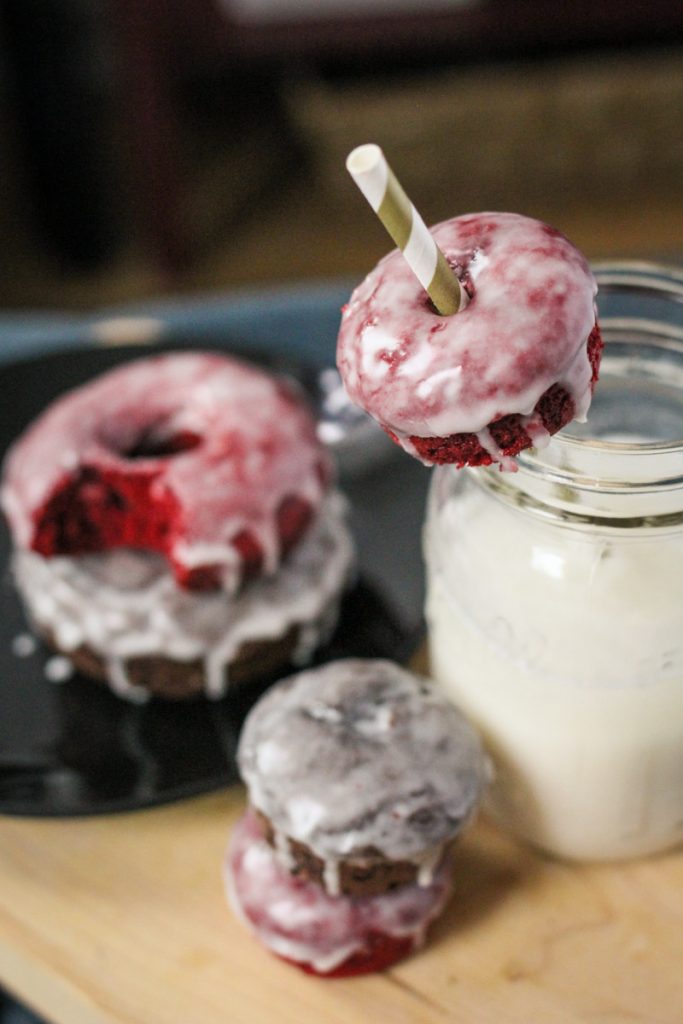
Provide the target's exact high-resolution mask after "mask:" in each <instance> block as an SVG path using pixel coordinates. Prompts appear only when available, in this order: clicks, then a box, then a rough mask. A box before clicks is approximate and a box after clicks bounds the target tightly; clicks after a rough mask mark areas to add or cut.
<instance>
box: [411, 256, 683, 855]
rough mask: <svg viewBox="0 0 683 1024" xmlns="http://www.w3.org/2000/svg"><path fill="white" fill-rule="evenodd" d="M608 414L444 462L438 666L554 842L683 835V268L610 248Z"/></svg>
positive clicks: (492, 801)
mask: <svg viewBox="0 0 683 1024" xmlns="http://www.w3.org/2000/svg"><path fill="white" fill-rule="evenodd" d="M595 270H596V277H597V280H598V285H599V292H598V305H599V314H600V324H601V328H602V332H603V337H604V340H605V343H606V344H605V351H604V355H603V361H602V369H601V374H600V382H599V384H598V386H597V388H596V392H595V396H594V399H593V404H592V406H591V409H590V412H589V416H588V422H587V423H586V424H576V423H572V424H570V425H569V427H567V428H566V429H565V430H563V431H561V432H560V433H559V434H557V435H556V436H555V437H554V438H553V439H552V441H551V442H550V444H549V445H548V446H547V447H546V448H545V449H544V450H530V451H528V452H525V453H523V454H522V455H520V456H519V458H518V460H517V461H518V465H519V470H518V472H516V473H510V472H500V470H499V469H498V468H497V467H495V466H492V467H486V468H479V469H465V470H455V469H453V468H452V467H440V468H438V469H437V470H435V471H434V475H433V479H432V484H431V490H430V496H429V501H428V511H427V521H426V526H425V536H424V547H425V559H426V567H427V601H426V618H427V625H428V638H429V641H428V643H429V655H430V661H431V671H432V674H433V675H434V677H435V678H436V680H437V681H438V682H439V683H440V684H441V686H443V688H444V689H445V690H446V691H447V693H448V694H449V695H450V696H451V697H452V699H453V700H454V701H455V702H456V703H457V704H458V705H459V706H460V707H461V708H462V709H463V711H465V712H466V713H467V714H468V715H469V717H470V718H471V719H472V720H473V722H474V723H475V724H476V725H478V727H479V728H480V730H481V732H482V734H483V737H484V740H485V742H486V744H487V746H488V749H489V752H490V755H491V758H492V761H493V765H494V779H493V782H492V785H491V787H490V791H489V794H488V798H487V804H488V811H489V813H490V815H491V816H492V817H493V818H494V819H495V820H497V821H498V822H499V823H500V824H502V825H503V826H505V827H506V828H508V829H510V830H511V831H512V832H513V833H515V834H517V835H518V836H520V837H522V838H524V839H526V840H528V841H529V842H531V843H532V844H534V845H536V846H538V847H540V848H542V849H544V850H546V851H549V852H551V853H553V854H556V855H559V856H562V857H568V858H574V859H581V860H595V859H611V858H625V857H635V856H641V855H645V854H650V853H653V852H655V851H659V850H663V849H665V848H667V847H670V846H672V845H674V844H676V843H677V842H679V841H680V840H681V839H683V274H682V273H680V272H676V271H674V270H672V269H669V268H665V267H660V266H656V265H652V264H635V263H634V264H628V263H621V264H613V265H606V264H605V265H600V266H598V267H596V268H595Z"/></svg>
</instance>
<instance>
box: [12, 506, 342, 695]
mask: <svg viewBox="0 0 683 1024" xmlns="http://www.w3.org/2000/svg"><path fill="white" fill-rule="evenodd" d="M352 567H353V542H352V540H351V536H350V534H349V532H348V528H347V526H346V522H345V502H344V499H343V498H342V497H341V495H339V494H338V493H336V492H333V493H332V494H331V495H329V496H328V498H327V501H326V503H325V505H324V506H323V510H322V512H321V515H320V516H319V519H318V520H317V521H316V522H315V523H314V524H313V525H312V526H311V528H310V529H309V530H308V532H307V533H306V536H305V537H304V539H303V540H302V541H301V542H300V543H299V544H298V545H297V547H296V548H295V549H294V550H293V551H292V552H291V553H290V555H289V557H288V559H287V560H286V561H285V563H284V564H283V565H282V566H281V567H280V570H279V571H278V572H277V573H276V574H275V575H274V576H266V577H260V578H256V579H254V580H252V581H251V582H249V583H248V584H247V585H246V586H245V587H244V588H243V589H242V590H241V591H240V592H239V593H238V594H237V595H230V594H226V593H223V592H220V591H219V592H211V593H202V594H194V593H192V592H189V591H183V590H181V589H180V588H178V587H177V586H176V585H175V582H174V580H173V578H172V576H171V575H170V573H169V572H168V569H167V567H166V565H165V562H164V560H163V559H162V558H160V557H159V556H157V555H153V554H150V553H149V552H140V551H126V550H118V551H113V552H108V553H106V554H102V555H85V556H80V557H78V558H51V559H44V558H42V557H41V556H40V555H36V554H34V553H33V552H26V551H19V552H16V554H15V556H14V574H15V579H16V583H17V587H18V589H19V592H20V593H21V595H22V598H23V600H24V602H25V604H26V606H27V610H28V613H29V615H30V617H31V618H32V619H33V621H34V622H35V623H36V625H37V626H38V628H39V629H42V630H45V631H48V632H50V633H52V634H53V635H54V638H55V642H56V644H57V646H58V647H59V648H60V649H61V650H64V651H73V650H76V649H77V648H78V647H80V646H81V645H85V646H87V647H89V648H91V649H92V650H94V651H95V652H96V653H97V654H99V655H100V656H102V657H103V658H104V659H105V660H106V663H107V668H108V678H109V683H110V685H111V686H112V688H113V689H114V690H115V691H116V692H117V693H119V694H120V695H121V696H125V697H128V698H131V699H133V700H139V699H141V698H143V697H144V695H145V694H146V691H145V690H141V689H140V688H139V687H134V686H132V685H131V683H130V680H129V679H128V676H127V673H126V661H127V660H128V659H130V658H135V657H142V656H150V657H153V656H155V655H163V656H165V657H168V658H171V659H175V660H178V661H193V660H195V659H203V661H204V667H205V676H206V691H207V694H208V695H209V696H211V697H219V696H221V695H222V693H224V691H225V686H226V680H227V677H228V674H229V665H230V663H231V662H232V661H233V660H234V658H235V655H236V654H237V652H238V651H239V649H240V647H241V646H242V645H243V644H245V643H247V642H249V641H261V640H269V639H277V638H278V637H281V636H284V635H285V634H286V633H287V632H288V631H289V629H290V628H291V627H292V626H301V627H302V630H301V632H302V636H301V638H300V642H299V645H298V648H297V652H296V655H297V656H298V657H299V658H300V659H302V660H303V661H305V660H306V659H310V657H311V655H312V653H313V650H314V649H315V648H316V647H317V646H318V645H319V643H321V642H322V641H323V640H324V639H325V638H326V637H327V636H328V635H329V632H330V631H331V629H332V628H333V627H334V624H335V622H336V616H337V612H338V607H339V600H340V597H341V593H342V591H343V589H344V586H345V585H346V583H347V582H348V581H349V578H350V573H351V571H352Z"/></svg>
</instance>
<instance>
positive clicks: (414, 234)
mask: <svg viewBox="0 0 683 1024" xmlns="http://www.w3.org/2000/svg"><path fill="white" fill-rule="evenodd" d="M346 169H347V171H348V172H349V174H350V175H351V177H352V178H353V180H354V181H355V183H356V184H357V185H358V188H359V189H360V190H361V192H362V193H363V195H364V196H365V198H366V199H367V201H368V202H369V203H370V206H371V207H372V208H373V210H374V211H375V213H376V214H377V216H378V217H379V219H380V220H381V222H382V224H384V227H385V228H386V229H387V231H388V232H389V234H390V235H391V237H392V238H393V240H394V242H395V243H396V245H397V246H398V247H399V249H400V250H401V252H402V253H403V255H404V256H405V259H406V262H407V264H408V266H409V267H410V269H411V270H412V271H413V273H414V274H415V276H416V277H417V279H418V281H419V282H420V284H421V285H422V287H423V288H424V289H425V290H426V291H427V294H428V295H429V297H430V299H431V300H432V302H433V303H434V305H435V306H436V308H437V310H438V312H439V313H441V314H442V316H451V314H453V313H457V312H458V310H461V309H463V308H464V307H465V304H466V302H467V293H466V292H465V290H464V289H463V288H462V286H461V284H460V281H459V280H458V278H457V277H456V276H455V274H454V273H453V271H452V269H451V268H450V267H449V265H448V263H447V262H446V257H445V256H444V254H443V253H442V252H441V249H439V247H438V245H437V244H436V242H435V241H434V239H433V238H432V236H431V234H430V232H429V228H428V227H427V225H426V224H425V222H424V221H423V219H422V217H421V216H420V214H419V213H418V212H417V210H416V209H415V207H414V206H413V204H412V203H411V201H410V199H409V198H408V196H407V195H406V194H405V192H404V191H403V189H402V187H401V185H400V184H399V182H398V180H397V179H396V176H395V175H394V172H393V171H392V169H391V168H390V167H389V164H388V163H387V161H386V157H385V156H384V153H383V152H382V150H381V149H380V147H379V146H376V145H375V144H374V143H368V144H367V145H364V146H357V147H356V148H355V149H354V150H352V152H351V153H349V155H348V157H347V158H346Z"/></svg>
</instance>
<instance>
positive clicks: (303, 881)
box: [227, 659, 487, 974]
mask: <svg viewBox="0 0 683 1024" xmlns="http://www.w3.org/2000/svg"><path fill="white" fill-rule="evenodd" d="M238 765H239V769H240V773H241V775H242V778H243V779H244V781H245V783H246V785H247V790H248V794H249V802H250V805H251V808H252V810H251V811H250V812H249V813H250V818H249V823H248V824H246V825H244V826H243V828H242V831H241V832H239V833H238V837H237V838H236V839H235V840H234V843H236V849H233V850H232V852H231V853H229V855H228V869H227V870H228V876H229V878H228V882H229V893H230V897H231V900H232V902H233V904H236V906H237V909H238V912H239V913H240V914H241V915H242V916H243V917H246V918H247V920H248V921H249V922H250V923H251V925H252V927H253V928H254V929H255V930H256V932H257V933H258V934H259V935H260V937H261V939H262V941H264V942H265V944H266V945H267V946H269V948H271V949H272V950H273V951H274V952H276V953H279V954H280V955H284V956H285V957H286V958H287V959H292V960H294V961H297V962H299V963H300V965H305V966H307V967H308V968H309V969H311V970H315V971H316V972H318V973H323V974H326V973H328V972H329V971H333V970H334V971H335V972H336V971H341V972H342V973H345V972H346V970H347V969H348V970H351V965H353V970H354V972H355V971H356V970H358V969H367V970H371V969H376V964H377V958H378V957H380V950H381V957H380V958H384V957H389V958H390V959H393V958H394V957H395V956H401V955H404V953H405V952H407V951H409V950H410V949H412V948H414V947H415V945H416V944H418V943H419V942H420V941H421V939H422V937H423V936H424V931H425V928H426V925H427V923H428V922H429V921H430V920H431V919H432V917H433V916H435V915H436V914H437V913H438V912H439V910H440V909H441V907H442V906H443V903H444V901H445V899H446V896H447V892H448V888H449V885H450V873H451V871H450V859H449V853H448V849H449V846H450V844H451V843H452V841H453V840H454V838H455V837H456V836H457V835H458V834H459V833H460V832H461V830H462V829H463V828H464V826H465V825H466V824H467V823H468V822H469V821H470V819H471V817H472V815H473V813H474V811H475V809H476V807H477V805H478V802H479V799H480V796H481V793H482V790H483V787H484V785H485V782H486V778H487V760H486V757H485V755H484V753H483V750H482V746H481V743H480V742H479V739H478V737H477V736H476V735H475V733H474V731H473V730H472V729H471V727H470V726H469V724H468V723H467V722H466V721H465V719H464V718H463V716H462V715H461V714H460V713H459V712H458V710H457V709H456V708H455V707H454V706H453V705H452V704H451V703H450V702H448V701H447V700H446V699H445V698H444V697H443V696H442V695H441V694H440V693H438V691H436V690H435V689H434V688H433V687H432V686H431V684H430V683H428V682H427V681H426V680H424V679H421V678H419V677H417V676H415V675H413V674H412V673H411V672H409V671H407V670H406V669H403V668H400V667H399V666H398V665H395V664H393V663H392V662H389V661H383V660H362V659H347V660H344V661H338V662H332V663H329V664H327V665H325V666H323V667H322V668H316V669H310V670H308V671H306V672H303V673H299V674H298V675H296V676H293V677H291V678H290V679H288V680H285V681H284V682H280V683H278V684H277V685H276V686H275V687H274V688H273V689H271V690H270V691H269V692H268V693H267V694H266V695H265V696H264V697H262V698H261V699H260V700H259V702H258V703H257V704H256V705H255V707H254V708H253V709H252V710H251V712H250V713H249V715H248V716H247V719H246V721H245V724H244V727H243V730H242V734H241V737H240V742H239V748H238ZM255 836H256V837H257V840H258V846H257V849H256V851H255V852H254V855H253V857H254V860H253V861H252V866H253V867H254V871H255V873H256V875H258V873H259V872H261V873H262V878H261V881H260V882H259V880H258V878H257V877H255V875H254V874H252V873H250V872H248V871H247V870H246V869H245V868H244V867H243V864H242V861H243V859H244V855H243V846H244V844H245V843H246V844H247V845H250V843H251V842H252V841H254V842H255V841H256V840H255V839H254V837H255ZM249 837H251V839H250V838H249ZM256 865H259V867H258V868H257V867H256ZM287 876H289V880H288V878H287ZM269 886H272V887H274V888H278V887H279V888H280V889H282V890H287V889H288V890H290V897H291V900H292V902H293V904H294V905H295V906H296V904H297V903H298V902H299V901H303V902H305V904H306V906H308V907H311V906H312V907H314V908H315V914H318V913H319V914H320V915H321V924H320V931H319V932H316V931H315V929H311V931H310V933H309V932H308V931H306V929H304V930H303V931H301V932H299V931H298V926H297V925H296V924H295V923H294V924H293V925H292V928H291V929H289V930H288V931H287V933H286V938H287V942H288V943H289V946H288V947H286V949H285V951H284V952H283V945H282V943H281V942H280V941H279V940H278V941H276V940H275V939H274V936H275V937H277V936H278V935H279V936H280V939H282V938H283V934H284V933H283V931H282V923H281V922H278V921H277V920H276V919H275V918H274V917H273V915H272V914H271V912H270V911H269V910H268V909H267V908H266V907H265V906H264V905H263V903H264V901H266V895H265V894H266V893H267V891H268V888H269ZM259 888H260V890H261V892H262V896H261V897H260V900H261V902H259V898H258V895H254V894H255V893H256V894H257V893H258V891H259ZM401 901H404V902H403V905H404V907H405V909H406V914H407V915H408V916H407V918H405V919H404V924H405V923H406V920H408V919H409V920H410V922H411V923H410V926H409V927H406V929H405V930H404V931H403V932H400V931H397V930H396V928H395V927H394V926H391V925H390V924H389V922H390V921H391V919H392V914H393V913H394V910H395V908H396V906H397V905H398V904H399V903H400V902H401ZM335 907H336V908H337V910H336V911H335ZM359 907H362V908H365V909H364V910H363V913H359V914H358V915H356V910H357V909H358V908H359ZM409 908H412V911H411V910H410V909H409ZM366 910H367V914H366ZM311 913H313V911H311ZM292 914H293V915H294V917H293V921H296V914H295V907H293V909H292ZM335 914H338V916H335ZM328 919H331V923H329V927H328V924H325V923H324V922H325V921H327V920H328ZM370 921H372V922H374V923H373V924H372V925H370V923H369V922H370ZM340 922H344V924H343V927H341V924H340ZM352 922H353V923H352ZM381 922H384V923H383V924H382V923H381ZM337 925H340V928H339V931H338V930H337ZM340 934H341V935H343V941H342V939H341V938H340V937H339V936H340ZM316 935H317V936H318V940H319V942H320V945H319V946H318V947H317V948H316V940H315V936H316ZM399 939H400V940H401V941H400V942H398V941H397V940H399ZM395 940H396V941H395ZM295 949H296V950H298V952H296V953H295V952H294V950H295ZM347 961H351V963H349V962H347ZM321 963H324V965H325V966H321ZM360 963H362V964H365V965H366V966H365V967H364V968H359V964H360ZM368 965H372V966H368Z"/></svg>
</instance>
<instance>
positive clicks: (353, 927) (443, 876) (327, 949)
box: [225, 811, 451, 974]
mask: <svg viewBox="0 0 683 1024" xmlns="http://www.w3.org/2000/svg"><path fill="white" fill-rule="evenodd" d="M225 881H226V889H227V893H228V897H229V899H230V902H231V904H232V906H233V909H234V910H235V911H236V913H237V914H238V915H239V916H240V917H241V918H242V919H243V920H244V921H245V922H246V923H247V924H248V925H249V927H250V928H251V929H252V930H253V931H254V932H255V934H256V935H257V937H258V938H259V939H260V941H261V942H262V943H263V944H264V946H266V947H267V948H268V949H270V950H271V951H272V952H274V953H276V954H277V955H279V956H282V957H285V958H286V959H288V960H293V961H295V962H297V963H299V964H308V965H311V966H312V967H313V968H314V969H315V970H316V971H317V972H318V973H320V974H326V973H329V972H331V971H333V970H335V968H337V967H339V965H340V964H342V963H343V962H344V961H346V960H348V959H349V958H350V957H352V956H354V954H357V953H359V952H362V951H363V950H364V948H365V947H366V946H367V944H368V943H369V942H370V941H372V939H373V937H375V936H377V935H385V936H390V937H392V938H405V939H408V940H410V944H411V946H412V948H416V947H417V946H419V945H420V944H421V943H422V942H423V940H424V937H425V932H426V930H427V927H428V926H429V924H430V923H431V922H432V921H433V920H434V918H435V917H437V915H438V914H439V913H440V912H441V910H442V909H443V907H444V905H445V903H446V900H447V899H448V896H449V893H450V887H451V864H450V860H449V859H448V858H446V860H445V861H444V862H443V863H442V865H441V867H440V868H439V869H438V871H437V872H436V874H435V876H434V878H433V880H432V882H431V884H430V885H429V886H419V885H416V884H415V885H407V886H403V887H401V888H399V889H395V890H393V891H392V892H388V893H383V894H382V895H380V896H366V897H363V898H362V899H352V898H350V897H347V896H341V897H332V896H328V895H327V893H326V892H325V891H324V889H322V888H321V887H320V886H318V885H315V884H314V883H313V882H307V881H304V880H302V879H300V878H296V877H295V876H293V875H291V874H290V873H289V872H288V871H287V870H286V869H285V868H284V867H282V866H281V865H280V864H279V863H278V861H277V859H276V856H275V854H274V852H273V850H272V848H271V847H270V846H269V845H268V843H267V842H266V841H265V839H264V838H263V835H262V833H261V830H260V828H259V825H258V822H257V820H256V817H255V815H254V813H253V811H248V812H247V814H245V815H244V817H243V818H242V819H241V820H240V821H239V822H238V824H237V825H236V826H235V829H234V831H233V834H232V838H231V843H230V848H229V850H228V856H227V861H226V865H225Z"/></svg>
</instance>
